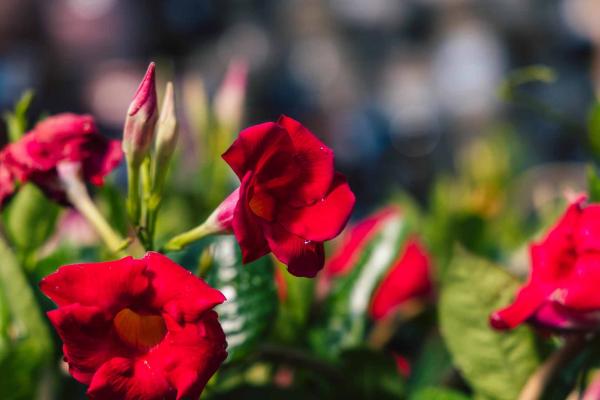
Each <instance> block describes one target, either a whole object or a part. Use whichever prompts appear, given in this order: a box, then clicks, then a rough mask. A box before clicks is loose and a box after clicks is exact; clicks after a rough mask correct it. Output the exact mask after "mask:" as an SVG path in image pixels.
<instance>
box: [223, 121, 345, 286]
mask: <svg viewBox="0 0 600 400" xmlns="http://www.w3.org/2000/svg"><path fill="white" fill-rule="evenodd" d="M223 158H224V159H225V161H226V162H227V163H228V164H229V165H230V166H231V168H232V169H233V170H234V172H235V173H236V174H237V176H238V177H239V178H240V180H241V185H240V187H239V189H238V190H237V191H236V192H234V193H233V194H232V195H230V196H229V197H228V198H227V199H226V200H225V201H224V202H223V204H222V205H221V206H219V209H218V210H217V214H218V217H217V219H218V222H219V223H220V224H221V225H223V227H224V229H232V230H233V233H234V234H235V236H236V238H237V241H238V242H239V244H240V247H241V249H242V257H243V261H244V263H248V262H251V261H253V260H256V259H257V258H259V257H262V256H264V255H265V254H267V253H269V251H272V252H273V254H275V256H276V257H277V258H278V259H279V260H280V261H281V262H283V263H284V264H286V265H287V266H288V270H289V272H290V273H292V274H294V275H297V276H306V277H313V276H315V275H316V273H317V272H318V271H319V270H320V269H321V268H322V267H323V263H324V251H323V242H324V241H326V240H330V239H332V238H334V237H336V236H337V235H338V234H339V233H340V232H341V230H342V229H343V228H344V226H345V225H346V222H347V221H348V218H349V217H350V213H351V212H352V209H353V207H354V194H353V193H352V191H351V190H350V187H349V186H348V184H347V183H346V179H345V178H344V177H343V176H342V175H341V174H339V173H336V172H335V170H334V165H333V152H332V151H331V149H329V148H327V147H326V146H325V145H324V144H323V143H322V142H321V141H320V140H318V139H317V138H316V137H315V136H314V135H313V134H312V133H311V132H310V131H309V130H308V129H306V128H305V127H304V126H302V125H301V124H300V123H299V122H297V121H295V120H293V119H291V118H289V117H286V116H282V117H281V118H280V119H279V121H277V123H273V122H267V123H264V124H259V125H255V126H252V127H250V128H247V129H245V130H243V131H242V132H241V133H240V135H239V137H238V138H237V139H236V141H235V142H234V143H233V144H232V145H231V147H230V148H229V149H228V150H227V151H226V152H225V154H223ZM233 207H235V208H234V209H233V210H232V208H233Z"/></svg>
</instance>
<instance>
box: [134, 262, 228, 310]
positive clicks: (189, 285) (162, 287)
mask: <svg viewBox="0 0 600 400" xmlns="http://www.w3.org/2000/svg"><path fill="white" fill-rule="evenodd" d="M144 261H145V262H146V264H147V266H148V274H149V276H151V287H152V296H151V300H149V303H150V307H151V308H152V309H155V310H157V309H162V310H164V311H166V312H167V313H169V315H171V316H172V317H173V318H174V319H175V320H177V321H195V320H197V319H198V318H200V315H202V314H203V313H205V312H206V311H207V310H209V309H211V308H213V307H214V306H216V305H217V304H220V303H222V302H224V301H225V296H223V294H222V293H221V292H219V291H218V290H217V289H213V288H212V287H210V286H209V285H208V284H206V283H205V282H204V281H203V280H202V279H200V278H198V277H197V276H195V275H193V274H192V273H191V272H190V271H188V270H186V269H185V268H183V267H181V266H179V265H177V264H176V263H174V262H173V261H171V260H170V259H169V258H168V257H166V256H164V255H162V254H160V253H156V252H152V251H151V252H148V253H146V255H145V256H144Z"/></svg>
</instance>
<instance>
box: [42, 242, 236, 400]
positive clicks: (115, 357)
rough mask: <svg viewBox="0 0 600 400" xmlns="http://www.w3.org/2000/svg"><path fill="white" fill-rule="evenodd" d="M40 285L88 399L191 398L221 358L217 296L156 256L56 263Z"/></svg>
mask: <svg viewBox="0 0 600 400" xmlns="http://www.w3.org/2000/svg"><path fill="white" fill-rule="evenodd" d="M40 288H41V290H42V291H43V292H44V294H46V296H48V297H49V298H50V299H52V300H53V301H54V302H55V303H56V304H57V305H58V306H59V308H58V309H57V310H54V311H50V312H49V313H48V317H49V318H50V321H51V322H52V324H53V325H54V327H55V328H56V330H57V332H58V334H59V336H60V337H61V339H62V340H63V352H64V357H65V361H66V362H67V363H68V364H69V371H70V373H71V375H73V377H74V378H75V379H77V380H78V381H80V382H82V383H84V384H86V385H89V387H88V390H87V394H88V396H89V397H90V398H92V399H95V400H109V399H110V400H120V399H122V400H161V399H177V400H179V399H182V398H184V397H189V398H198V396H199V395H200V393H201V392H202V389H203V388H204V386H205V385H206V382H207V381H208V379H209V378H210V377H211V376H212V375H213V374H214V372H215V371H216V370H217V369H218V367H219V365H220V364H221V363H222V362H223V360H224V359H225V357H226V356H227V352H226V351H225V348H226V343H225V335H224V334H223V330H222V329H221V326H220V324H219V322H218V320H217V314H216V313H215V312H214V311H213V310H212V308H213V307H214V306H215V305H217V304H219V303H222V302H223V301H225V297H224V296H223V295H222V294H221V293H220V292H219V291H218V290H216V289H213V288H211V287H210V286H208V285H207V284H206V283H204V281H202V280H201V279H199V278H197V277H195V276H194V275H192V274H191V273H190V272H189V271H187V270H185V269H184V268H182V267H180V266H179V265H177V264H175V263H174V262H172V261H171V260H169V259H168V258H167V257H165V256H163V255H162V254H159V253H153V252H150V253H147V254H146V255H145V256H144V258H142V259H139V260H137V259H133V258H131V257H125V258H123V259H121V260H118V261H110V262H100V263H90V264H77V265H68V266H64V267H62V268H60V269H59V270H58V271H57V272H55V273H53V274H51V275H49V276H47V277H46V278H44V279H43V280H42V282H41V283H40Z"/></svg>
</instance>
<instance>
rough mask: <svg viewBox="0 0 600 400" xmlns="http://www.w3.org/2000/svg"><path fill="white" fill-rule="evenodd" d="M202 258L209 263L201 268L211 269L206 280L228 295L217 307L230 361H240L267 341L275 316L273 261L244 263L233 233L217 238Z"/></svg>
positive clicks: (266, 259) (264, 260)
mask: <svg viewBox="0 0 600 400" xmlns="http://www.w3.org/2000/svg"><path fill="white" fill-rule="evenodd" d="M201 257H202V259H204V260H207V263H210V264H208V265H201V267H200V268H201V270H203V269H205V268H210V270H209V273H208V275H207V276H206V281H207V282H208V284H209V285H211V286H212V287H214V288H216V289H219V290H220V291H221V292H223V294H224V295H225V297H226V298H227V301H226V302H225V303H223V304H221V305H219V306H217V307H216V311H217V313H218V314H219V321H220V322H221V326H222V327H223V330H224V331H225V335H226V336H227V351H228V353H229V357H228V358H227V360H228V362H232V361H235V360H239V359H240V358H242V357H244V356H245V355H247V354H248V353H250V352H251V351H252V350H253V349H254V348H255V346H256V345H257V344H259V343H260V342H261V341H263V340H264V337H265V335H266V333H267V332H268V330H269V328H270V326H271V324H272V322H273V320H274V319H275V316H276V313H277V291H276V289H275V278H274V276H273V263H272V262H271V259H270V258H269V257H262V258H261V259H259V260H257V261H254V262H252V263H250V264H247V265H242V257H241V253H240V251H239V247H238V245H237V243H236V240H235V238H234V237H232V236H224V237H219V238H216V240H215V241H214V242H213V243H212V244H210V245H209V247H208V248H207V249H206V250H205V252H204V253H203V255H202V256H201ZM201 264H202V261H201Z"/></svg>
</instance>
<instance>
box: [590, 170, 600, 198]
mask: <svg viewBox="0 0 600 400" xmlns="http://www.w3.org/2000/svg"><path fill="white" fill-rule="evenodd" d="M587 184H588V196H589V201H590V202H591V203H596V202H600V177H599V176H598V172H597V171H596V168H594V166H593V165H588V167H587Z"/></svg>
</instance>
